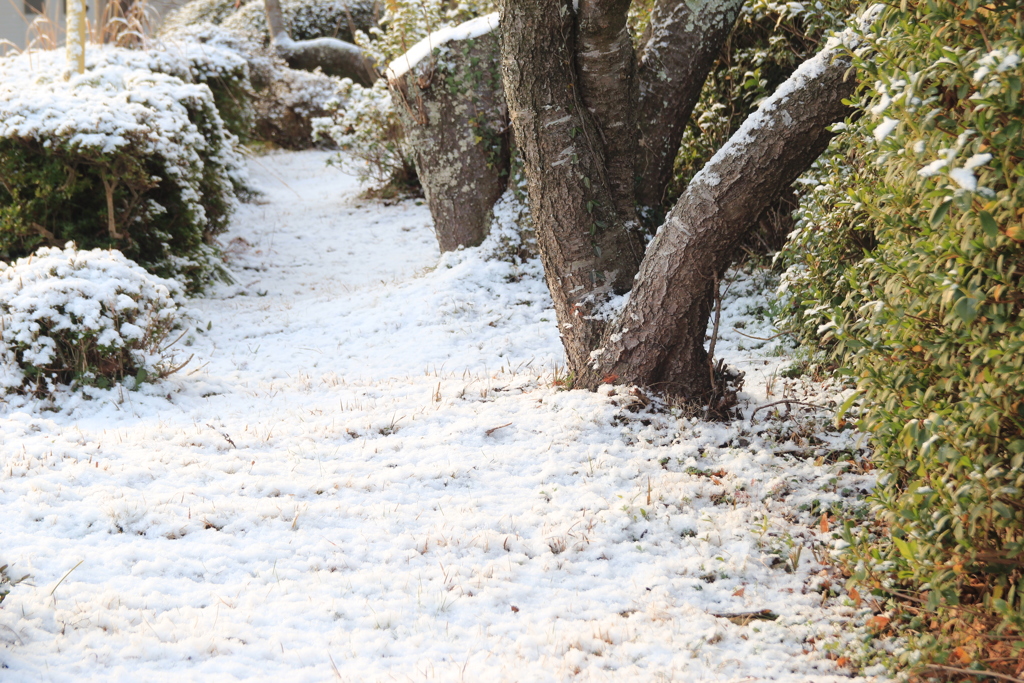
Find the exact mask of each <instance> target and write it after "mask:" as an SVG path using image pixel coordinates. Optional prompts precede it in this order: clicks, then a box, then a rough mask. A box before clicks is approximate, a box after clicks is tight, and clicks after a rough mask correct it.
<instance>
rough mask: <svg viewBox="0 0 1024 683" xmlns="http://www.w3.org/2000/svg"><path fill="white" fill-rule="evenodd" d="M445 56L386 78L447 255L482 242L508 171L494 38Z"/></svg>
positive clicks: (450, 48) (459, 46) (457, 44)
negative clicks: (460, 248) (449, 252)
mask: <svg viewBox="0 0 1024 683" xmlns="http://www.w3.org/2000/svg"><path fill="white" fill-rule="evenodd" d="M444 49H445V50H446V51H447V54H446V56H445V58H444V59H443V60H441V63H437V62H435V61H434V59H433V57H429V58H426V59H423V60H422V61H421V62H420V63H418V64H416V65H414V66H413V67H412V68H411V69H409V70H408V71H406V72H405V73H402V74H401V75H398V76H395V74H394V72H393V71H390V70H389V74H388V76H389V84H390V86H391V92H392V100H393V102H394V106H395V109H396V111H397V112H398V116H399V118H400V119H401V121H402V128H403V129H404V130H405V137H406V142H407V143H408V144H409V145H410V146H411V148H412V150H413V157H414V159H415V162H416V172H417V174H418V175H419V178H420V182H421V183H422V185H423V190H424V192H425V194H426V196H427V203H428V204H429V205H430V214H431V216H432V217H433V219H434V229H435V231H436V233H437V241H438V244H439V246H440V247H441V251H443V252H444V251H454V250H455V249H458V248H459V247H468V246H476V245H478V244H480V243H481V242H482V241H483V239H484V238H485V237H486V236H487V230H488V227H489V224H490V217H491V209H492V207H493V206H494V202H496V201H497V200H498V198H499V197H501V195H502V194H503V193H504V192H505V188H506V186H507V185H508V170H509V145H508V136H507V135H506V132H507V129H508V109H507V107H506V104H505V96H504V90H503V88H502V85H501V77H500V73H499V71H498V37H497V35H496V34H495V33H493V32H492V33H488V34H486V35H483V36H478V37H477V38H476V39H474V40H459V41H451V42H449V43H447V45H446V46H445V48H444ZM397 61H401V60H397Z"/></svg>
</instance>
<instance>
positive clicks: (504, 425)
mask: <svg viewBox="0 0 1024 683" xmlns="http://www.w3.org/2000/svg"><path fill="white" fill-rule="evenodd" d="M511 425H512V423H511V422H509V423H508V424H503V425H498V426H497V427H491V428H490V429H488V430H487V431H486V432H484V433H485V434H486V435H487V436H490V435H491V434H493V433H494V432H496V431H498V430H499V429H504V428H505V427H510V426H511Z"/></svg>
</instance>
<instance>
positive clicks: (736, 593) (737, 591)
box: [732, 587, 747, 598]
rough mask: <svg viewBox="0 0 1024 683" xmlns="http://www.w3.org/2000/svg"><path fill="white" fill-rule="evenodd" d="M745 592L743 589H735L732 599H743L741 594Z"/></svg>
mask: <svg viewBox="0 0 1024 683" xmlns="http://www.w3.org/2000/svg"><path fill="white" fill-rule="evenodd" d="M746 590H747V589H746V588H745V587H740V588H737V589H736V591H735V592H734V593H733V594H732V597H734V598H742V597H743V593H744V592H745V591H746Z"/></svg>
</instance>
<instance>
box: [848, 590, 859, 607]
mask: <svg viewBox="0 0 1024 683" xmlns="http://www.w3.org/2000/svg"><path fill="white" fill-rule="evenodd" d="M850 599H851V600H853V604H854V605H856V606H857V607H860V603H861V599H860V593H858V592H857V589H856V588H851V589H850Z"/></svg>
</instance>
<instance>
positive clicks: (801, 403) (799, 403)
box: [750, 398, 831, 422]
mask: <svg viewBox="0 0 1024 683" xmlns="http://www.w3.org/2000/svg"><path fill="white" fill-rule="evenodd" d="M783 403H785V404H786V407H787V408H789V406H790V404H792V405H797V406H807V407H808V408H817V409H818V410H831V409H830V408H829V407H828V406H819V405H818V404H817V403H806V402H804V401H794V400H793V399H790V398H784V399H782V400H781V401H774V402H772V403H765V404H764V405H763V406H758V407H757V408H756V409H755V410H754V412H752V413H751V414H750V421H751V422H753V421H754V416H755V415H757V414H758V413H759V412H761V411H762V410H764V409H765V408H771V407H773V406H780V405H782V404H783Z"/></svg>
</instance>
